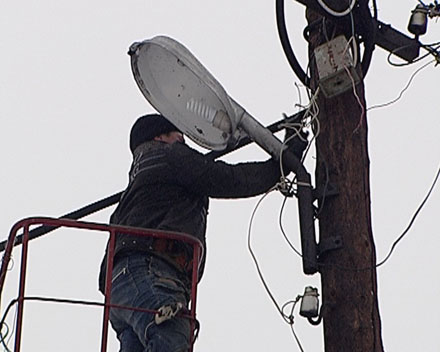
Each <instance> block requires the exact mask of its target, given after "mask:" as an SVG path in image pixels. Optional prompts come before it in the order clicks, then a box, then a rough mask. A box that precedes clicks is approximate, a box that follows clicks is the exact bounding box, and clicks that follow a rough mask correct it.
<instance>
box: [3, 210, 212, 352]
mask: <svg viewBox="0 0 440 352" xmlns="http://www.w3.org/2000/svg"><path fill="white" fill-rule="evenodd" d="M38 225H40V226H45V227H52V228H54V229H59V228H75V229H81V230H84V231H93V232H95V233H96V232H107V233H108V234H109V247H108V258H109V259H108V261H107V273H111V272H112V270H113V255H114V248H115V239H116V234H117V233H118V232H122V233H125V234H129V235H135V236H146V237H152V238H161V239H166V240H176V241H182V242H185V243H186V244H189V245H191V246H192V248H193V260H192V276H191V295H190V307H189V313H185V314H182V316H183V317H184V318H187V319H189V320H190V326H191V335H190V338H191V341H190V345H191V352H192V350H193V346H194V340H195V335H194V331H195V327H196V322H197V320H196V300H197V283H198V278H199V277H198V274H199V264H200V260H201V258H202V256H203V246H202V243H201V242H200V241H199V240H198V239H196V238H195V237H193V236H190V235H188V234H183V233H178V232H167V231H160V230H153V229H141V228H135V227H126V226H117V225H107V224H100V223H92V222H85V221H76V220H69V219H54V218H45V217H38V218H37V217H34V218H27V219H23V220H20V221H18V222H17V223H16V224H15V225H14V226H13V227H12V229H11V231H10V234H9V237H8V242H7V245H6V248H5V253H4V255H3V259H2V263H1V269H0V299H1V297H2V293H3V288H4V284H5V279H6V274H7V272H8V265H9V261H10V259H11V254H12V249H13V247H14V245H15V244H16V242H17V237H18V236H17V233H18V231H20V230H22V231H23V232H22V249H21V267H20V278H19V289H18V295H17V297H16V298H15V299H13V300H12V301H11V302H10V303H9V305H8V306H7V308H6V310H5V311H4V312H2V318H1V321H0V331H1V330H2V327H3V324H4V322H5V318H6V316H7V313H8V311H9V310H10V309H11V308H12V306H13V305H15V304H17V318H16V325H15V345H14V349H13V351H14V352H19V351H20V347H21V340H22V335H23V334H22V326H23V312H24V303H25V302H26V301H44V302H53V303H63V304H73V305H80V306H100V307H102V308H103V311H104V312H103V323H102V333H101V352H106V351H107V340H108V326H109V315H110V308H122V309H130V310H136V311H141V312H146V313H153V314H158V313H160V312H159V311H153V310H148V309H141V308H135V307H127V306H119V305H114V304H111V303H110V292H111V285H112V282H111V281H112V280H111V275H107V280H106V283H105V299H104V302H93V301H84V300H78V299H64V298H62V299H61V298H55V297H30V296H26V295H25V285H26V272H27V261H28V252H29V233H30V227H31V226H32V227H34V226H38ZM0 338H1V339H3V337H2V336H0ZM2 342H4V341H2Z"/></svg>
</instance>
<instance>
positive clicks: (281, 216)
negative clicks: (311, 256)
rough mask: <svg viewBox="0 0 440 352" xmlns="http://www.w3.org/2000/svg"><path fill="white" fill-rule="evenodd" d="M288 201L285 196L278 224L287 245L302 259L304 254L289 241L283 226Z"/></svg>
mask: <svg viewBox="0 0 440 352" xmlns="http://www.w3.org/2000/svg"><path fill="white" fill-rule="evenodd" d="M286 201H287V196H284V200H283V202H282V204H281V209H280V214H279V216H278V224H279V226H280V230H281V233H282V234H283V237H284V239H285V240H286V242H287V244H288V245H289V247H290V248H291V249H292V250H293V251H294V252H295V253H296V254H297V255H298V256H300V257H302V253H301V252H300V251H299V250H298V249H296V247H295V246H294V245H293V244H292V242H291V241H290V240H289V237H287V234H286V231H285V230H284V225H283V213H284V207H285V205H286Z"/></svg>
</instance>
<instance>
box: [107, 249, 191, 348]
mask: <svg viewBox="0 0 440 352" xmlns="http://www.w3.org/2000/svg"><path fill="white" fill-rule="evenodd" d="M178 277H179V275H178V272H177V271H176V269H174V268H173V267H172V266H170V265H169V264H167V263H166V262H165V261H163V260H161V259H158V258H156V257H151V256H147V255H145V254H143V253H135V254H131V255H130V256H126V257H123V258H121V259H119V260H118V261H117V263H116V264H115V266H114V269H113V280H112V281H113V282H112V292H111V302H112V303H113V304H118V305H124V306H130V307H140V308H145V309H153V310H157V309H159V308H160V307H161V306H163V305H167V304H173V303H176V302H180V303H183V305H184V307H186V308H187V306H188V292H187V290H186V288H185V286H184V284H183V283H182V282H181V281H180V280H179V279H178ZM110 322H111V324H112V327H113V329H114V330H115V331H116V334H117V337H118V339H119V341H120V343H121V349H120V352H187V351H188V350H189V344H190V342H189V340H190V338H189V337H190V322H189V320H188V319H186V318H183V317H174V318H171V319H170V320H167V321H164V322H162V323H161V324H159V325H156V323H155V322H154V314H150V313H145V312H136V311H133V310H128V309H117V308H112V309H111V310H110Z"/></svg>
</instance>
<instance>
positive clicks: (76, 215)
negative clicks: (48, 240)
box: [0, 192, 122, 252]
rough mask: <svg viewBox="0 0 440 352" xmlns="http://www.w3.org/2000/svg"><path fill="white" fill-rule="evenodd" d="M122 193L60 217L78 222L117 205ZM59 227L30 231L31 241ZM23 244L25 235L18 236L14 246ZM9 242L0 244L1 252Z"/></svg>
mask: <svg viewBox="0 0 440 352" xmlns="http://www.w3.org/2000/svg"><path fill="white" fill-rule="evenodd" d="M121 194H122V192H118V193H115V194H113V195H111V196H109V197H106V198H103V199H101V200H98V201H96V202H94V203H92V204H89V205H86V206H84V207H82V208H80V209H77V210H74V211H72V212H70V213H67V214H65V215H63V216H61V217H60V219H72V220H78V219H81V218H83V217H85V216H87V215H90V214H93V213H95V212H97V211H99V210H102V209H104V208H107V207H109V206H111V205H113V204H116V203H117V202H118V201H119V199H120V198H121ZM57 228H58V227H57V226H48V225H42V226H39V227H37V228H35V229H33V230H31V231H29V240H33V239H35V238H37V237H40V236H42V235H45V234H47V233H49V232H51V231H54V230H56V229H57ZM22 242H23V234H21V235H18V236H17V237H16V238H15V242H14V246H16V245H19V244H21V243H22ZM7 243H8V241H7V240H6V241H3V242H0V252H2V251H4V250H5V248H6V244H7Z"/></svg>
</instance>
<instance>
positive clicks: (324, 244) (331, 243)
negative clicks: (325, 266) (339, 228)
mask: <svg viewBox="0 0 440 352" xmlns="http://www.w3.org/2000/svg"><path fill="white" fill-rule="evenodd" d="M339 248H342V237H341V236H332V237H329V238H326V239H323V240H321V241H319V244H318V256H321V255H322V254H323V253H325V252H329V251H333V250H335V249H339Z"/></svg>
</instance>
